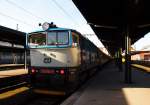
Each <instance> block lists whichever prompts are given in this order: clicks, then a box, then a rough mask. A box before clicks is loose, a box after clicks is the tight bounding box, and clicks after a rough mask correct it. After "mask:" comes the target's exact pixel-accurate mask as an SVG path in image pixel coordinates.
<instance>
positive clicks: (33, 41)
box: [28, 32, 46, 47]
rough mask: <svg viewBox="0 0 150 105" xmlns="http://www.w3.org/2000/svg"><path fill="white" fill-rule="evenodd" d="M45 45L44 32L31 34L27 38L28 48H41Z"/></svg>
mask: <svg viewBox="0 0 150 105" xmlns="http://www.w3.org/2000/svg"><path fill="white" fill-rule="evenodd" d="M45 44H46V33H45V32H40V33H32V34H30V35H29V38H28V45H29V47H35V46H43V45H45Z"/></svg>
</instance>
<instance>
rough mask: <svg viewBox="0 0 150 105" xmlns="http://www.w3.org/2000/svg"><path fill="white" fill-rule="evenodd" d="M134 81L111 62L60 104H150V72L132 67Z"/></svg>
mask: <svg viewBox="0 0 150 105" xmlns="http://www.w3.org/2000/svg"><path fill="white" fill-rule="evenodd" d="M132 81H133V82H132V83H131V84H126V83H124V71H122V72H119V69H118V68H117V66H116V65H115V63H114V62H111V63H109V64H107V65H106V66H105V67H104V68H103V69H102V71H100V72H98V73H97V74H96V75H95V76H93V77H92V78H91V79H90V80H89V81H87V82H86V83H85V84H84V85H83V86H82V87H81V88H80V89H79V90H77V92H75V93H74V94H72V95H71V96H70V97H69V98H67V99H66V100H65V101H64V102H63V103H61V104H60V105H150V102H149V98H150V74H149V73H146V72H143V71H140V70H136V69H135V68H132Z"/></svg>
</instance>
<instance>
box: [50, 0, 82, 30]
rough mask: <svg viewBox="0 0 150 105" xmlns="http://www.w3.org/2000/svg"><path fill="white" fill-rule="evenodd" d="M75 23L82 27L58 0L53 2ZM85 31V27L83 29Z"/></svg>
mask: <svg viewBox="0 0 150 105" xmlns="http://www.w3.org/2000/svg"><path fill="white" fill-rule="evenodd" d="M51 1H52V2H53V3H54V4H55V5H56V6H57V7H58V8H59V9H60V10H61V11H62V12H63V13H64V14H65V15H66V16H67V17H68V18H69V19H70V20H71V21H72V22H73V23H74V25H75V26H76V27H80V26H81V25H79V24H78V22H77V21H76V20H75V19H74V18H73V17H72V16H71V15H70V14H69V13H68V11H66V10H65V9H64V8H63V7H62V6H61V5H60V4H59V3H58V2H57V1H56V0H51ZM81 28H82V29H83V27H81Z"/></svg>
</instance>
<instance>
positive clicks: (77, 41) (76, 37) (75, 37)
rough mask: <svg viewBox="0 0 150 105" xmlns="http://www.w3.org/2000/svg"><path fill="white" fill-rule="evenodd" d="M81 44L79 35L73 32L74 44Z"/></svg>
mask: <svg viewBox="0 0 150 105" xmlns="http://www.w3.org/2000/svg"><path fill="white" fill-rule="evenodd" d="M78 45H79V36H78V35H77V34H75V33H72V46H74V47H76V46H78Z"/></svg>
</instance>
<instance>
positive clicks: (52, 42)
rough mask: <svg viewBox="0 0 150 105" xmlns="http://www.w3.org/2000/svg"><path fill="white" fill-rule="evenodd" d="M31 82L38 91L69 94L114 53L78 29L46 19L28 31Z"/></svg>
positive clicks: (27, 43)
mask: <svg viewBox="0 0 150 105" xmlns="http://www.w3.org/2000/svg"><path fill="white" fill-rule="evenodd" d="M26 36H27V37H26V40H27V41H26V45H27V49H28V50H29V53H30V64H29V65H28V70H29V75H30V78H31V86H32V88H33V90H34V92H36V93H46V94H47V93H48V94H52V95H66V94H68V93H70V92H72V91H73V90H75V89H76V88H77V87H78V86H79V85H81V84H82V83H83V82H84V81H85V80H86V79H87V78H88V77H90V76H91V75H93V74H94V73H95V72H96V71H97V70H98V69H96V68H100V67H101V66H102V65H103V64H104V63H106V62H108V61H109V60H110V59H111V57H110V56H108V55H106V54H105V53H103V52H102V51H101V50H100V49H99V48H97V47H96V46H95V45H94V44H93V43H92V42H91V41H89V40H88V39H87V38H85V37H84V36H82V35H81V34H80V33H79V32H78V31H76V30H73V29H68V28H60V27H57V26H56V25H54V24H53V23H47V22H45V23H44V24H43V25H42V29H41V30H38V31H33V32H30V33H27V35H26Z"/></svg>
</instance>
